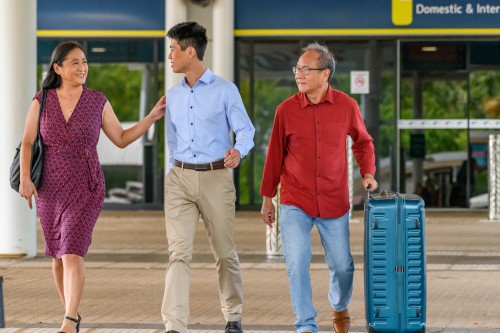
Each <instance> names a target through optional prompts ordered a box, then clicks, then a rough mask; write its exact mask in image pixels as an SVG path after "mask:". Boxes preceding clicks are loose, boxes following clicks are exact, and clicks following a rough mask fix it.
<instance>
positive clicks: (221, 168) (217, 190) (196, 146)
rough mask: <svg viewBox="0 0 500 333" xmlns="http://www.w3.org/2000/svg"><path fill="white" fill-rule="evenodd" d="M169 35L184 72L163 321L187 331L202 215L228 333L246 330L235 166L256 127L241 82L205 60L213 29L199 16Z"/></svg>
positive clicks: (169, 190) (172, 109) (172, 133)
mask: <svg viewBox="0 0 500 333" xmlns="http://www.w3.org/2000/svg"><path fill="white" fill-rule="evenodd" d="M167 37H168V38H170V52H169V55H168V58H169V59H170V63H171V68H172V71H173V72H174V73H183V74H184V75H185V76H184V78H183V79H182V80H181V82H179V84H178V85H176V86H174V87H173V88H171V89H170V90H169V91H168V92H167V108H166V118H165V119H166V125H165V126H166V132H167V140H168V149H169V161H168V164H169V167H170V168H171V169H170V171H169V173H168V174H167V177H166V181H165V188H166V197H165V220H166V230H167V239H168V245H169V249H168V250H169V256H170V260H169V265H168V269H167V274H166V278H165V294H164V298H163V305H162V310H161V313H162V317H163V322H164V324H165V328H166V330H167V333H176V332H178V333H186V331H187V324H188V317H189V265H190V263H191V259H192V252H193V241H194V235H195V230H196V225H197V223H198V220H199V216H200V214H201V216H202V218H203V222H204V224H205V228H206V229H207V235H208V237H209V241H210V245H211V248H212V252H213V254H214V257H215V261H216V267H217V278H218V285H219V294H220V300H221V308H222V312H223V314H224V318H225V320H226V327H225V332H226V333H242V329H241V312H242V304H243V287H242V283H241V273H240V266H239V259H238V254H237V252H236V247H235V244H234V242H233V226H234V220H235V201H236V191H235V188H234V182H233V178H232V173H231V171H230V169H232V168H236V167H237V166H238V165H239V163H240V161H241V158H242V157H244V156H245V155H247V154H248V152H249V151H250V149H251V148H252V147H253V145H254V143H253V137H254V134H255V128H254V126H253V125H252V123H251V121H250V119H249V117H248V115H247V112H246V110H245V107H244V106H243V101H242V99H241V96H240V94H239V91H238V89H237V88H236V86H235V85H234V83H232V82H229V81H227V80H224V79H223V78H221V77H219V76H217V75H215V74H213V73H212V72H211V71H210V69H208V68H206V67H205V65H204V64H203V56H204V53H205V49H206V46H207V35H206V29H205V28H204V27H202V26H201V25H199V24H198V23H196V22H184V23H179V24H177V25H175V26H174V27H172V28H171V29H170V30H169V31H168V33H167ZM231 132H233V133H234V135H235V140H234V145H233V143H232V140H231Z"/></svg>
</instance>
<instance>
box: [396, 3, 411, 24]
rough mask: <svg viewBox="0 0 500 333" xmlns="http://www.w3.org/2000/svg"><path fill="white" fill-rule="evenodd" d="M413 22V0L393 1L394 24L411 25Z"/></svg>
mask: <svg viewBox="0 0 500 333" xmlns="http://www.w3.org/2000/svg"><path fill="white" fill-rule="evenodd" d="M412 22H413V0H392V24H394V25H410V24H411V23H412Z"/></svg>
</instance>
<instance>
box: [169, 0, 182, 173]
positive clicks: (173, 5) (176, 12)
mask: <svg viewBox="0 0 500 333" xmlns="http://www.w3.org/2000/svg"><path fill="white" fill-rule="evenodd" d="M185 21H187V5H186V1H185V0H165V35H166V33H167V32H168V30H169V29H170V28H172V27H173V26H174V25H176V24H177V23H181V22H185ZM169 52H170V40H169V39H168V38H166V37H165V59H164V64H165V93H166V92H167V90H168V89H170V88H172V87H173V86H175V85H176V84H177V83H179V81H180V80H181V79H182V77H183V75H182V74H175V73H173V72H172V69H171V68H170V60H169V59H168V54H169ZM166 130H167V129H166V128H165V131H166ZM164 155H165V175H166V174H167V173H168V158H169V151H168V144H167V138H166V137H165V151H164Z"/></svg>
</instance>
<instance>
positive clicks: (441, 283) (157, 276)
mask: <svg viewBox="0 0 500 333" xmlns="http://www.w3.org/2000/svg"><path fill="white" fill-rule="evenodd" d="M486 218H487V212H486V211H455V212H444V211H432V210H428V212H427V262H428V265H427V274H428V275H427V279H428V281H427V289H428V294H427V304H428V308H427V327H428V330H427V331H428V332H484V333H489V332H495V333H500V223H498V222H486V221H485V219H486ZM41 237H42V236H41V232H40V231H39V233H38V252H39V253H40V254H39V256H37V257H36V258H33V259H16V260H12V259H0V276H3V278H4V282H3V294H4V308H5V309H4V311H5V326H6V328H3V329H0V333H13V332H16V333H17V332H24V333H26V332H31V333H38V332H52V333H55V332H56V331H57V329H58V328H59V324H60V321H61V318H62V316H63V314H64V309H63V308H62V305H61V304H60V301H59V300H58V295H57V292H56V290H55V287H54V285H53V281H52V275H51V269H50V260H49V259H47V258H45V257H43V256H42V255H41V253H42V252H43V240H42V238H41ZM235 240H236V244H237V246H238V250H239V254H240V261H241V264H242V274H243V283H244V291H245V305H244V315H243V325H244V329H245V332H246V333H254V332H285V331H288V332H291V331H293V322H294V316H293V313H292V311H291V306H290V300H289V294H288V284H287V279H286V273H285V270H284V264H283V261H282V259H280V258H277V259H269V258H268V257H267V256H266V253H265V227H264V224H263V223H262V222H261V220H260V216H259V214H258V213H257V212H238V213H237V223H236V229H235ZM351 244H352V250H353V255H354V260H355V267H356V273H355V278H354V294H353V299H352V302H351V305H350V311H351V316H352V327H351V332H364V331H365V328H364V327H365V320H364V297H363V288H364V286H363V265H362V255H363V252H362V251H363V223H362V212H355V213H354V214H353V221H352V222H351ZM194 251H195V255H194V258H193V265H192V271H191V316H190V325H189V332H190V333H202V332H203V333H212V332H221V331H222V330H223V316H222V314H221V311H220V306H219V302H218V292H217V284H216V280H215V271H214V263H213V258H212V256H211V252H210V247H209V244H208V242H207V240H206V236H205V231H204V227H203V224H202V223H200V224H199V228H198V231H197V234H196V244H195V250H194ZM313 251H314V258H313V263H312V265H311V275H312V282H313V293H314V303H315V306H316V308H317V310H318V317H317V320H318V323H319V325H320V328H321V330H322V331H324V332H330V314H331V311H330V310H329V305H328V300H327V296H326V295H327V293H328V285H327V280H328V271H327V270H326V268H325V265H324V264H323V258H322V255H321V254H322V249H321V245H320V243H319V237H318V235H317V233H316V231H314V232H313ZM167 257H168V255H167V246H166V242H165V229H164V222H163V212H161V211H104V212H103V213H102V215H101V217H100V219H99V221H98V224H97V227H96V230H95V233H94V239H93V244H92V246H91V248H90V251H89V254H88V255H87V257H86V267H87V277H86V287H85V292H84V298H83V301H82V304H81V306H80V313H81V314H82V316H83V321H82V328H81V330H80V332H83V333H89V332H92V333H111V332H124V333H128V332H130V333H132V332H134V333H153V332H154V333H160V332H164V330H163V327H162V324H161V316H160V313H159V309H160V304H161V299H162V296H163V285H164V275H165V268H166V262H167Z"/></svg>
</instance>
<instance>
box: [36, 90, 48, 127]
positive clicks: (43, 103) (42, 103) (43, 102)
mask: <svg viewBox="0 0 500 333" xmlns="http://www.w3.org/2000/svg"><path fill="white" fill-rule="evenodd" d="M46 97H47V89H42V102H41V103H40V111H39V112H38V133H40V118H41V117H42V110H43V107H44V106H45V98H46Z"/></svg>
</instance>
